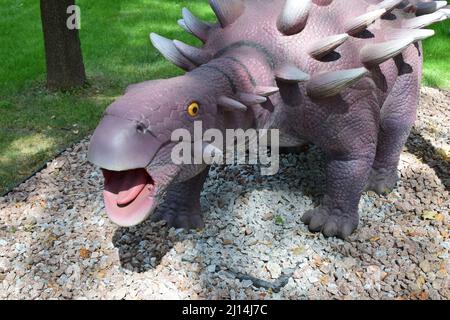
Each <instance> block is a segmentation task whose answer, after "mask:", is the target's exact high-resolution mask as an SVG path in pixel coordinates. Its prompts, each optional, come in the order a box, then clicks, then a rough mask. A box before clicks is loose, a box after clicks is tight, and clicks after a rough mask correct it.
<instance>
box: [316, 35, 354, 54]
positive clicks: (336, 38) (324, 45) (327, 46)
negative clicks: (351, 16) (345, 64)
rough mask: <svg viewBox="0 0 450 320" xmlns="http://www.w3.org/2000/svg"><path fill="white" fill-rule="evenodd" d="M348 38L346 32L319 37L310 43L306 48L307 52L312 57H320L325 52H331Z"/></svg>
mask: <svg viewBox="0 0 450 320" xmlns="http://www.w3.org/2000/svg"><path fill="white" fill-rule="evenodd" d="M348 38H349V35H348V34H347V33H343V34H338V35H333V36H329V37H325V38H322V39H319V40H318V41H316V42H314V43H313V44H312V45H311V47H310V48H309V49H308V53H309V55H310V56H311V57H313V58H314V59H321V58H323V57H324V56H326V55H327V54H329V53H331V52H333V51H334V50H335V49H336V48H337V47H339V46H340V45H342V44H343V43H344V42H345V41H347V39H348Z"/></svg>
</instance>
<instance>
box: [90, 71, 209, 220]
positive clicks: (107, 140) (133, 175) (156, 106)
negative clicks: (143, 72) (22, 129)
mask: <svg viewBox="0 0 450 320" xmlns="http://www.w3.org/2000/svg"><path fill="white" fill-rule="evenodd" d="M190 80H192V79H188V76H183V77H178V78H172V79H168V80H158V81H148V82H144V83H141V84H137V85H133V86H131V87H129V89H128V90H127V92H126V93H125V94H124V95H123V96H122V97H121V98H119V99H118V100H117V101H116V102H114V103H113V104H112V105H111V106H109V107H108V109H107V110H106V112H105V115H104V117H103V119H102V121H101V123H100V124H99V126H98V127H97V129H96V130H95V132H94V134H93V136H92V139H91V143H90V147H89V154H88V160H89V161H90V162H92V163H93V164H95V165H97V166H98V167H100V168H102V171H103V175H104V178H105V185H104V193H103V194H104V200H105V207H106V211H107V213H108V216H109V217H110V219H111V220H112V221H113V222H115V223H116V224H118V225H120V226H126V227H128V226H133V225H137V224H139V223H141V222H142V221H144V220H145V219H146V218H147V217H149V215H151V214H152V212H153V211H154V210H155V208H156V207H157V206H158V204H159V203H160V201H161V200H162V197H163V195H164V193H165V191H166V190H167V188H168V187H169V186H170V185H171V184H172V183H174V182H176V181H183V180H186V179H189V178H190V177H193V176H195V175H196V174H198V173H199V172H201V171H202V170H203V169H204V167H205V166H204V165H189V166H185V165H183V168H182V165H177V164H175V163H174V161H172V158H171V154H172V150H173V148H174V146H175V145H176V144H177V143H178V142H173V141H171V136H172V133H173V132H174V131H175V130H176V129H180V128H183V129H186V130H188V131H189V132H193V128H194V122H195V121H202V126H203V128H204V130H207V129H208V128H212V127H214V126H216V125H217V119H218V117H217V109H218V108H217V104H216V98H215V97H214V94H212V93H211V92H210V91H211V90H208V88H207V86H205V84H204V83H203V84H199V83H198V82H195V81H190ZM192 136H193V134H192Z"/></svg>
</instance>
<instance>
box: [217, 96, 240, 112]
mask: <svg viewBox="0 0 450 320" xmlns="http://www.w3.org/2000/svg"><path fill="white" fill-rule="evenodd" d="M217 104H218V105H219V106H220V107H222V108H224V109H225V110H226V111H240V112H246V111H247V106H245V105H244V104H242V103H240V102H239V101H237V100H234V99H232V98H229V97H226V96H220V97H219V98H218V99H217Z"/></svg>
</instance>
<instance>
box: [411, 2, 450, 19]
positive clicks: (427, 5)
mask: <svg viewBox="0 0 450 320" xmlns="http://www.w3.org/2000/svg"><path fill="white" fill-rule="evenodd" d="M445 6H447V1H430V2H419V3H418V4H416V16H423V15H425V14H429V13H433V12H436V11H437V10H439V9H441V8H444V7H445Z"/></svg>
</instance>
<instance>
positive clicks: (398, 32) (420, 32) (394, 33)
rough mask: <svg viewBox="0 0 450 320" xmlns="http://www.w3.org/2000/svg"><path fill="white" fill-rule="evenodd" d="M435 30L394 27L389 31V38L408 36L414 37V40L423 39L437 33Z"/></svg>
mask: <svg viewBox="0 0 450 320" xmlns="http://www.w3.org/2000/svg"><path fill="white" fill-rule="evenodd" d="M435 33H436V32H435V31H434V30H431V29H392V30H390V31H389V32H388V34H389V38H390V39H392V40H395V39H404V38H406V37H412V38H413V39H414V42H417V41H422V40H425V39H427V38H430V37H432V36H434V35H435Z"/></svg>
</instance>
